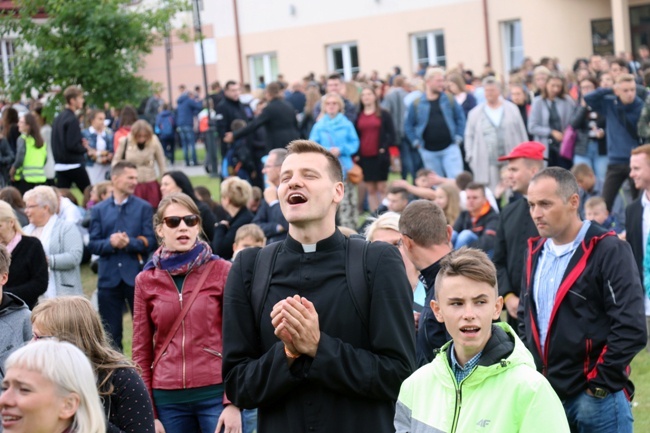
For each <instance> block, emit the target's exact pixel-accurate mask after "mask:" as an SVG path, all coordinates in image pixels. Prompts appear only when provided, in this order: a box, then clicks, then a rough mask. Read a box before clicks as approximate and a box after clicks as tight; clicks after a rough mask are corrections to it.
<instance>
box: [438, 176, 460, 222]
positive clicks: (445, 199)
mask: <svg viewBox="0 0 650 433" xmlns="http://www.w3.org/2000/svg"><path fill="white" fill-rule="evenodd" d="M435 192H436V198H435V200H434V202H435V203H436V204H437V205H438V206H440V209H442V211H443V212H444V213H445V218H446V219H447V224H449V225H450V226H453V225H454V223H455V222H456V219H458V215H460V192H459V191H458V188H456V186H455V185H453V184H447V183H445V184H442V185H440V186H438V187H437V188H436V191H435Z"/></svg>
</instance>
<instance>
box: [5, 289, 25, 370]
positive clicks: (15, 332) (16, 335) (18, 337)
mask: <svg viewBox="0 0 650 433" xmlns="http://www.w3.org/2000/svg"><path fill="white" fill-rule="evenodd" d="M30 317H31V313H30V312H29V309H28V308H27V305H26V304H25V303H24V302H23V300H22V299H20V298H19V297H18V296H16V295H12V294H11V293H2V294H1V295H0V380H2V379H3V378H4V373H5V361H6V360H7V358H8V357H9V355H11V353H12V352H13V351H14V350H16V349H19V348H20V347H22V346H23V345H24V344H25V343H28V342H29V341H30V340H31V339H32V322H31V320H30Z"/></svg>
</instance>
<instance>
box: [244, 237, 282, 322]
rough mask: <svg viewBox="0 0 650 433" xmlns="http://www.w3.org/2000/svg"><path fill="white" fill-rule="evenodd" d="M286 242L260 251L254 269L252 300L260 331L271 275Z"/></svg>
mask: <svg viewBox="0 0 650 433" xmlns="http://www.w3.org/2000/svg"><path fill="white" fill-rule="evenodd" d="M283 243H284V242H281V241H280V242H273V243H272V244H269V245H267V246H266V247H264V248H262V249H260V250H259V251H258V252H257V256H256V257H255V268H254V269H253V281H252V282H251V290H250V294H251V295H250V299H251V306H252V307H253V313H254V315H255V325H256V326H257V329H259V327H260V324H261V323H262V310H263V309H264V303H265V302H266V296H267V295H268V293H269V285H270V283H271V274H272V273H273V267H274V266H275V259H276V258H277V256H278V252H279V251H280V246H281V245H282V244H283Z"/></svg>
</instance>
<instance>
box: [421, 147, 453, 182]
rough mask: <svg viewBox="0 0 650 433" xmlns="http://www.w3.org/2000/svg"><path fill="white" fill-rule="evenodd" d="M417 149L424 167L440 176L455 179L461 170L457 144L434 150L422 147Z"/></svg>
mask: <svg viewBox="0 0 650 433" xmlns="http://www.w3.org/2000/svg"><path fill="white" fill-rule="evenodd" d="M419 150H420V156H421V157H422V163H423V164H424V167H425V168H428V169H429V170H433V171H435V172H436V174H438V175H440V176H443V177H448V178H450V179H455V178H456V176H458V175H459V174H460V173H461V172H462V171H463V156H462V155H461V153H460V147H458V145H457V144H451V145H449V147H447V148H446V149H443V150H437V151H434V152H432V151H430V150H426V149H422V148H420V149H419Z"/></svg>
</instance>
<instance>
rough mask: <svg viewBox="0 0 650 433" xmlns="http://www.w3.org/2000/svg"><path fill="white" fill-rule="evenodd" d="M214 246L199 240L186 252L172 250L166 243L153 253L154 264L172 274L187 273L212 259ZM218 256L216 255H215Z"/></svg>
mask: <svg viewBox="0 0 650 433" xmlns="http://www.w3.org/2000/svg"><path fill="white" fill-rule="evenodd" d="M212 257H213V256H212V248H210V245H208V244H207V243H206V242H203V241H199V240H197V241H196V243H195V244H194V247H192V249H191V250H189V251H185V252H180V253H179V252H177V251H171V250H169V249H167V248H166V247H165V246H164V245H161V246H160V248H158V249H157V250H156V252H155V253H153V257H152V258H151V261H152V262H153V265H154V266H155V267H156V268H158V269H160V270H163V271H167V272H169V273H170V274H172V275H186V274H187V273H188V272H190V271H191V270H192V269H194V268H196V267H199V266H201V265H202V264H204V263H207V262H208V261H210V260H212ZM215 258H216V256H215Z"/></svg>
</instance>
